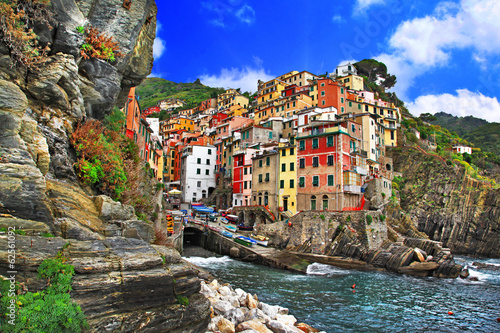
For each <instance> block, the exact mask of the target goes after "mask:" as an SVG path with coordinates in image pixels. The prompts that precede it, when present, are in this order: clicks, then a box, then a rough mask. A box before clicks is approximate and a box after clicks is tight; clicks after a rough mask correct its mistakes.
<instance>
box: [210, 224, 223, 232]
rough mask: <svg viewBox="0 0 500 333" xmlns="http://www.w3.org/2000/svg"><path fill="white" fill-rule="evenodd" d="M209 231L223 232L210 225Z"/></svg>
mask: <svg viewBox="0 0 500 333" xmlns="http://www.w3.org/2000/svg"><path fill="white" fill-rule="evenodd" d="M208 229H210V230H212V231H215V232H220V231H221V229H220V228H219V227H216V226H213V225H209V226H208Z"/></svg>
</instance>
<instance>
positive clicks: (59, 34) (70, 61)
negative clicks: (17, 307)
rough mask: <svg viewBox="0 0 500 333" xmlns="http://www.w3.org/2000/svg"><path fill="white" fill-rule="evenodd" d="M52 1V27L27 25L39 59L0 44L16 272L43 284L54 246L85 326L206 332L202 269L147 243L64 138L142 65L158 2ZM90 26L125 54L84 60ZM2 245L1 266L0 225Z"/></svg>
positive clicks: (101, 112)
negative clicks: (23, 62) (27, 63)
mask: <svg viewBox="0 0 500 333" xmlns="http://www.w3.org/2000/svg"><path fill="white" fill-rule="evenodd" d="M50 10H51V11H52V12H53V13H54V16H53V20H52V22H51V26H52V27H50V28H49V27H48V26H44V25H43V24H35V25H34V26H33V28H34V32H35V33H36V34H37V36H38V41H39V43H40V45H41V46H42V48H45V47H48V48H47V49H46V51H47V50H48V51H47V52H46V53H44V55H43V57H41V58H40V59H38V60H37V61H36V66H32V67H30V68H29V69H27V68H23V67H19V66H17V67H16V66H15V64H14V61H13V59H12V58H11V56H10V54H11V53H10V50H9V49H8V47H7V46H6V45H4V44H1V43H0V95H1V96H2V98H0V227H1V228H9V227H15V228H16V230H19V229H22V231H23V232H24V233H25V234H26V235H16V251H17V257H16V258H17V259H18V260H16V269H17V270H18V271H19V272H22V273H23V274H19V275H18V281H17V282H20V283H21V285H22V288H23V290H28V291H36V290H40V289H42V288H45V286H46V281H42V280H39V279H37V277H36V271H37V269H38V266H39V265H40V264H41V263H42V261H43V260H45V259H49V258H54V257H55V256H56V255H57V254H58V253H61V254H62V255H63V256H64V257H66V258H67V259H68V263H70V264H72V265H74V267H75V271H76V275H75V276H74V277H73V291H72V298H73V299H74V300H75V301H76V302H77V303H78V304H79V305H80V306H81V307H82V309H83V311H84V313H85V315H86V316H87V320H88V322H89V324H90V331H91V332H104V331H106V332H118V331H119V332H137V331H142V332H202V331H204V330H205V328H206V326H207V325H208V322H209V321H210V313H209V303H208V301H207V300H206V299H205V298H204V297H203V296H202V295H201V294H200V293H199V289H200V281H199V279H198V274H199V272H198V271H197V270H195V269H193V268H192V266H191V265H190V264H187V263H184V262H183V261H182V260H181V259H180V257H179V254H178V253H177V252H175V251H172V250H169V249H165V248H162V247H153V246H151V245H150V244H149V243H150V242H151V241H152V240H153V239H154V229H153V225H152V223H150V222H146V221H142V220H138V219H137V217H136V215H135V212H134V209H133V208H132V207H131V206H127V205H122V204H121V203H118V202H114V201H113V200H112V199H111V198H109V197H106V196H96V195H95V193H94V192H93V191H92V190H91V189H90V188H88V187H86V186H83V185H82V184H80V183H79V182H78V180H77V176H76V174H75V171H74V168H73V165H74V163H75V161H76V155H75V151H74V150H73V149H72V147H71V145H70V143H69V138H70V136H71V134H72V133H73V131H74V128H75V126H76V125H77V124H78V123H79V122H81V121H84V120H86V119H88V118H96V119H99V120H102V119H103V118H104V117H105V116H106V115H107V114H109V113H110V111H111V110H112V109H113V107H114V106H116V105H123V104H124V102H125V100H126V98H127V95H128V92H129V88H130V87H133V86H136V85H138V84H140V82H141V81H142V80H143V79H144V78H145V77H146V76H147V75H149V74H150V72H151V68H152V61H153V52H152V48H153V42H154V38H155V30H156V12H157V7H156V4H155V1H154V0H134V1H132V2H131V3H130V4H129V6H124V5H123V2H122V1H110V0H76V1H73V0H51V1H50ZM90 27H93V28H96V29H97V30H98V32H99V33H101V34H104V35H105V36H107V37H111V38H112V39H113V41H115V42H117V43H118V48H119V52H120V53H121V55H120V56H119V55H116V59H114V60H113V59H108V61H106V60H103V59H97V58H89V59H85V58H84V57H83V56H82V54H81V46H82V44H83V43H84V42H85V33H82V30H85V29H88V28H90ZM77 28H78V29H77ZM156 203H157V202H154V204H156ZM42 235H44V236H46V237H42ZM52 235H55V236H57V237H52ZM0 249H1V250H0V259H2V260H0V268H2V269H3V271H7V270H8V269H7V267H6V266H5V265H6V262H7V253H6V252H5V250H6V249H7V238H6V236H5V235H1V233H0ZM181 297H182V298H181ZM184 297H185V299H184ZM179 299H181V300H183V302H182V304H180V303H181V302H180V301H179Z"/></svg>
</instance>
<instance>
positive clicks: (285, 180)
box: [278, 143, 297, 220]
mask: <svg viewBox="0 0 500 333" xmlns="http://www.w3.org/2000/svg"><path fill="white" fill-rule="evenodd" d="M278 156H279V162H278V170H279V172H278V211H279V214H280V216H281V220H285V219H288V218H290V217H292V216H293V215H295V214H296V213H297V204H296V197H297V190H296V188H297V184H296V179H297V171H296V163H297V156H296V151H295V145H290V144H289V143H280V144H279V147H278Z"/></svg>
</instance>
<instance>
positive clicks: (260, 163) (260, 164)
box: [259, 160, 262, 168]
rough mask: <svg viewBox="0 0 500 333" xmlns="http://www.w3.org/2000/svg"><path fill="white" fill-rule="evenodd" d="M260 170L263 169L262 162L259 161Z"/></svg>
mask: <svg viewBox="0 0 500 333" xmlns="http://www.w3.org/2000/svg"><path fill="white" fill-rule="evenodd" d="M259 168H262V160H259Z"/></svg>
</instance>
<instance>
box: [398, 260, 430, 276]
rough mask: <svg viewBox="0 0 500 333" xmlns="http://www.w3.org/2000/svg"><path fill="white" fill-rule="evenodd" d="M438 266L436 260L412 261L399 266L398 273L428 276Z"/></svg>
mask: <svg viewBox="0 0 500 333" xmlns="http://www.w3.org/2000/svg"><path fill="white" fill-rule="evenodd" d="M438 267H439V264H438V263H437V262H433V261H428V262H412V263H411V264H410V265H409V266H404V267H400V268H399V269H398V273H402V274H410V275H417V276H430V275H432V272H433V271H434V270H436V269H437V268H438Z"/></svg>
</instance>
